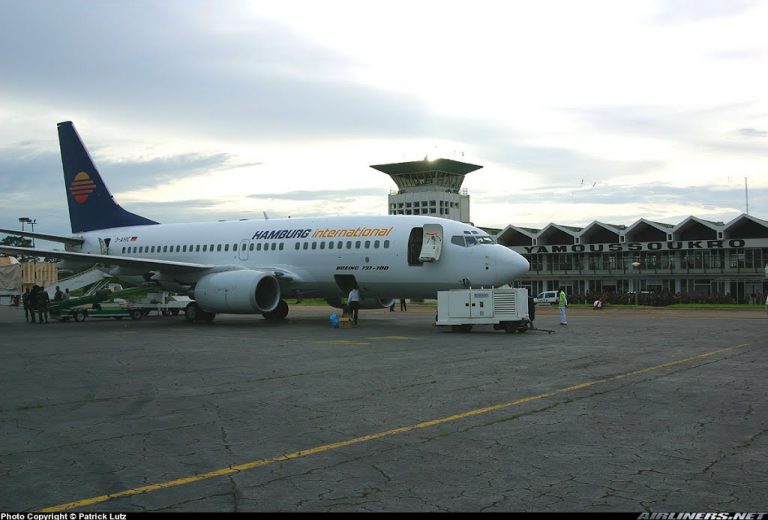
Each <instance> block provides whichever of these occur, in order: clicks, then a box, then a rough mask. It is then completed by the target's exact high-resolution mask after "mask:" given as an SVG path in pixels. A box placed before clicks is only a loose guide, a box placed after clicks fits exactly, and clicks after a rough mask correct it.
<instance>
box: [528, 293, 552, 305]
mask: <svg viewBox="0 0 768 520" xmlns="http://www.w3.org/2000/svg"><path fill="white" fill-rule="evenodd" d="M533 301H534V302H535V303H536V304H549V305H557V302H558V298H557V291H544V292H543V293H539V295H538V296H537V297H536V298H534V299H533Z"/></svg>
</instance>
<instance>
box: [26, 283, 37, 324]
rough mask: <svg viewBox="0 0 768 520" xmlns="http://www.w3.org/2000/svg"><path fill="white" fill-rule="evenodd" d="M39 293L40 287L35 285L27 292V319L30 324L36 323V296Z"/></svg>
mask: <svg viewBox="0 0 768 520" xmlns="http://www.w3.org/2000/svg"><path fill="white" fill-rule="evenodd" d="M39 292H40V286H39V285H37V284H35V285H33V286H32V289H31V290H30V291H29V299H28V300H27V301H28V302H29V317H30V321H31V322H32V323H37V321H36V320H35V312H37V296H38V293H39Z"/></svg>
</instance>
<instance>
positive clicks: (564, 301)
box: [558, 287, 568, 327]
mask: <svg viewBox="0 0 768 520" xmlns="http://www.w3.org/2000/svg"><path fill="white" fill-rule="evenodd" d="M558 302H559V305H560V325H561V326H562V327H566V326H567V325H568V318H567V316H566V315H565V309H566V308H567V307H568V297H567V296H566V295H565V289H564V288H563V287H560V292H559V294H558Z"/></svg>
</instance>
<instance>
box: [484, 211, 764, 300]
mask: <svg viewBox="0 0 768 520" xmlns="http://www.w3.org/2000/svg"><path fill="white" fill-rule="evenodd" d="M496 241H497V242H498V243H499V244H502V245H505V246H507V247H509V248H510V249H513V250H514V251H517V252H518V253H520V254H521V255H523V256H524V257H525V258H526V259H527V260H528V262H530V264H531V269H530V271H529V273H528V275H527V276H526V277H525V278H524V279H522V280H520V281H518V282H517V284H518V285H520V286H523V287H527V288H528V291H529V292H530V293H532V294H539V293H540V292H542V291H546V290H556V289H557V288H559V287H565V289H566V292H567V293H568V294H570V295H574V296H577V297H578V296H584V297H585V298H586V297H587V295H610V294H611V293H615V294H627V293H632V294H634V293H640V294H643V293H671V294H687V295H698V296H699V297H700V298H704V299H706V298H708V297H709V298H715V297H728V298H727V299H729V300H733V301H735V302H737V303H761V302H764V301H765V295H766V294H768V281H767V280H766V275H767V274H768V273H767V272H766V265H768V221H765V220H761V219H758V218H755V217H753V216H750V215H747V214H742V215H739V216H738V217H736V218H735V219H733V220H731V221H730V222H728V223H723V222H710V221H708V220H704V219H701V218H697V217H694V216H691V217H688V218H686V219H685V220H683V221H682V222H679V223H677V224H663V223H659V222H652V221H650V220H646V219H640V220H638V221H637V222H635V223H633V224H631V225H629V226H625V225H616V224H606V223H603V222H597V221H595V222H592V223H591V224H589V225H587V226H586V227H583V228H580V227H571V226H562V225H559V224H554V223H550V224H548V225H547V226H545V227H544V228H543V229H531V228H525V227H519V226H514V225H509V226H507V227H506V228H505V229H504V230H502V231H501V232H500V233H499V234H498V235H497V236H496Z"/></svg>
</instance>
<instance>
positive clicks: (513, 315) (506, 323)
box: [435, 287, 533, 332]
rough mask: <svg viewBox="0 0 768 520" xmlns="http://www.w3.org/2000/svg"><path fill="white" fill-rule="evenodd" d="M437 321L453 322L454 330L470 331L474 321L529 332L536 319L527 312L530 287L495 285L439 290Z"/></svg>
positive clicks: (446, 323) (479, 323)
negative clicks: (486, 287) (480, 287)
mask: <svg viewBox="0 0 768 520" xmlns="http://www.w3.org/2000/svg"><path fill="white" fill-rule="evenodd" d="M435 324H436V325H438V326H448V325H450V327H451V330H453V331H454V332H470V331H471V330H472V327H473V326H474V325H493V328H494V329H495V330H505V331H507V332H515V331H517V332H526V331H527V330H528V329H532V328H533V320H531V318H530V316H529V314H528V290H527V289H524V288H512V287H494V288H490V289H456V290H452V291H438V293H437V320H436V322H435Z"/></svg>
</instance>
